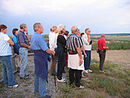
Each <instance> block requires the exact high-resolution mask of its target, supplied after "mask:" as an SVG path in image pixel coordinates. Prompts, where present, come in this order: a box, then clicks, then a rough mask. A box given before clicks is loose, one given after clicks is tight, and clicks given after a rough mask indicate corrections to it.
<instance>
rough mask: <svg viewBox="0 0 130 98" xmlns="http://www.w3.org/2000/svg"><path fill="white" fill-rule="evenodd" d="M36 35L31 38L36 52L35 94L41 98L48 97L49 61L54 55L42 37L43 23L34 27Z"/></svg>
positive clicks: (32, 46) (32, 47)
mask: <svg viewBox="0 0 130 98" xmlns="http://www.w3.org/2000/svg"><path fill="white" fill-rule="evenodd" d="M33 29H34V32H35V33H34V35H32V37H31V49H32V50H33V51H34V64H35V78H34V93H39V97H47V98H48V96H47V95H46V81H48V59H49V54H52V55H54V54H55V52H54V51H51V50H50V49H49V48H48V47H47V44H46V42H45V39H44V38H43V36H42V35H41V34H42V33H43V27H42V25H41V23H35V24H34V25H33Z"/></svg>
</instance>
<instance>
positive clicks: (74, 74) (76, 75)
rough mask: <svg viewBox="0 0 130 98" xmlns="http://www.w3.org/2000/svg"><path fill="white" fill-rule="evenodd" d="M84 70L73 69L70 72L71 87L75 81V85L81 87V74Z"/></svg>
mask: <svg viewBox="0 0 130 98" xmlns="http://www.w3.org/2000/svg"><path fill="white" fill-rule="evenodd" d="M81 73H82V70H76V69H71V68H70V70H69V80H70V85H71V84H72V83H73V82H74V81H75V85H76V86H77V87H80V79H81V75H82V74H81Z"/></svg>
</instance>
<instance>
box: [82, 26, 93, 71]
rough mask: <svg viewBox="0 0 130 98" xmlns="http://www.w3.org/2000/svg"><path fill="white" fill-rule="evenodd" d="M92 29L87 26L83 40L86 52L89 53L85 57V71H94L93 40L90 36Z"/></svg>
mask: <svg viewBox="0 0 130 98" xmlns="http://www.w3.org/2000/svg"><path fill="white" fill-rule="evenodd" d="M90 32H91V31H90V29H89V28H87V29H85V34H84V35H83V37H82V40H83V44H84V48H85V52H86V54H87V57H86V58H84V67H85V72H86V73H88V72H92V70H90V63H91V47H92V40H91V38H90Z"/></svg>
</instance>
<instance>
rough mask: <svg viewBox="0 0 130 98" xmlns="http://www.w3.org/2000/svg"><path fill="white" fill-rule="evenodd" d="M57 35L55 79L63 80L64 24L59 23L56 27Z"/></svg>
mask: <svg viewBox="0 0 130 98" xmlns="http://www.w3.org/2000/svg"><path fill="white" fill-rule="evenodd" d="M58 31H59V35H58V37H57V49H56V56H57V58H58V66H57V81H58V82H65V79H63V78H62V73H63V72H64V66H65V46H66V40H65V38H64V33H65V26H64V25H60V26H59V27H58Z"/></svg>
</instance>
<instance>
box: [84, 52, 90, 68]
mask: <svg viewBox="0 0 130 98" xmlns="http://www.w3.org/2000/svg"><path fill="white" fill-rule="evenodd" d="M85 53H86V54H87V57H86V58H84V68H85V70H88V69H90V63H91V50H85Z"/></svg>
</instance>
